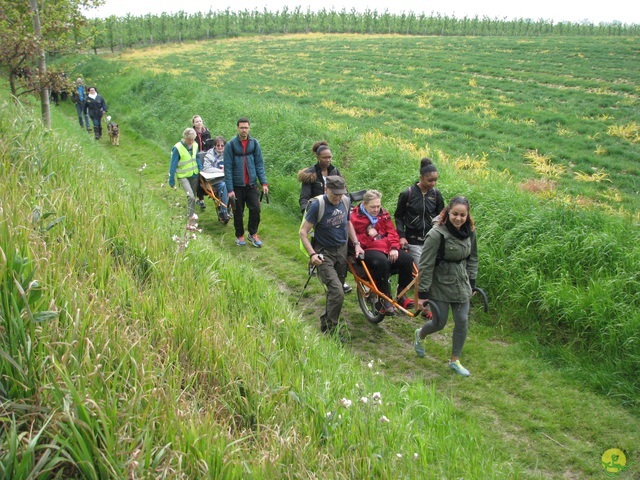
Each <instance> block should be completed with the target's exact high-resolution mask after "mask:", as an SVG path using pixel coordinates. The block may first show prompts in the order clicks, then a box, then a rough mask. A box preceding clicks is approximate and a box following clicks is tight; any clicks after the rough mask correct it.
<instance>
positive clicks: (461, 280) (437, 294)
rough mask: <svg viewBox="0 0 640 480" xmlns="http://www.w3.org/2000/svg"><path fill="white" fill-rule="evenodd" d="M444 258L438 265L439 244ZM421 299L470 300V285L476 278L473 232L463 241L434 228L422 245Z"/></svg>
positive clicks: (476, 265) (476, 254) (439, 226)
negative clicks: (442, 245)
mask: <svg viewBox="0 0 640 480" xmlns="http://www.w3.org/2000/svg"><path fill="white" fill-rule="evenodd" d="M442 241H443V242H444V258H443V259H442V260H441V261H438V252H439V250H440V242H442ZM419 270H420V280H419V281H418V291H419V296H420V298H429V299H430V300H440V301H442V302H449V303H464V302H467V301H468V300H469V299H470V298H471V284H472V283H473V284H475V281H476V277H477V276H478V245H477V242H476V232H475V231H472V232H471V235H469V237H467V238H465V239H461V238H457V237H455V236H454V235H453V234H452V233H451V232H449V230H448V228H447V227H446V226H445V225H434V227H433V228H432V229H431V230H429V233H428V234H427V238H426V239H425V241H424V247H423V248H422V255H421V256H420V268H419Z"/></svg>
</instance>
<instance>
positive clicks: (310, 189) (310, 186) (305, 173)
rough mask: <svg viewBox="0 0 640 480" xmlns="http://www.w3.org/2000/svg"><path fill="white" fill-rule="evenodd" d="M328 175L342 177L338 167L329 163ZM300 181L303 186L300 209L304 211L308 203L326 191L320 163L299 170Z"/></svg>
mask: <svg viewBox="0 0 640 480" xmlns="http://www.w3.org/2000/svg"><path fill="white" fill-rule="evenodd" d="M327 170H328V175H329V176H331V175H337V176H339V177H341V176H342V175H341V174H340V171H339V170H338V168H337V167H334V166H333V165H329V168H328V169H327ZM298 181H299V182H301V183H302V188H301V189H300V200H299V203H300V211H301V212H302V213H304V211H305V210H306V209H307V203H309V200H311V199H312V198H314V197H317V196H318V195H323V194H324V193H326V185H325V181H324V177H323V176H322V170H320V165H318V164H317V163H316V164H315V165H312V166H311V167H309V168H303V169H302V170H299V171H298Z"/></svg>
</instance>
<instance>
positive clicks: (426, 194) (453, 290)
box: [169, 115, 478, 376]
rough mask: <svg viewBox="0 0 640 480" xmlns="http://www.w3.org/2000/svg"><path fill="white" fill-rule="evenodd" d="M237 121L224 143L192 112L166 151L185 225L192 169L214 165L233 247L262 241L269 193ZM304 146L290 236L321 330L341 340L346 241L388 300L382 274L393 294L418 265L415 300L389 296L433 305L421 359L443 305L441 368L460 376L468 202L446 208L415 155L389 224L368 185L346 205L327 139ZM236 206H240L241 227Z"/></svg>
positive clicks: (421, 336) (196, 201) (390, 309)
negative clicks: (320, 304)
mask: <svg viewBox="0 0 640 480" xmlns="http://www.w3.org/2000/svg"><path fill="white" fill-rule="evenodd" d="M236 127H237V135H236V136H235V137H233V138H232V139H231V140H230V141H229V142H226V141H225V139H224V137H221V136H218V137H215V138H214V139H212V138H211V134H210V132H209V130H208V129H207V128H206V127H205V126H204V123H203V121H202V118H201V117H200V116H199V115H195V116H194V117H193V118H192V127H190V128H187V129H185V130H184V132H183V135H182V140H181V141H180V142H178V143H176V144H175V145H174V147H173V149H172V153H171V163H170V169H169V185H170V186H171V187H173V186H174V185H175V179H176V178H177V179H178V182H179V183H180V185H181V186H182V187H183V188H184V190H185V192H186V194H187V198H188V202H187V203H188V205H187V216H188V218H189V221H190V222H191V221H192V220H193V219H194V218H195V219H197V215H195V208H196V206H197V205H200V207H201V208H205V206H204V201H203V200H204V192H203V191H202V190H199V189H200V184H199V173H200V172H201V171H203V172H206V171H207V170H209V171H212V170H213V169H217V170H219V171H220V174H221V175H220V177H219V179H218V180H216V181H214V182H215V183H214V184H213V185H212V186H215V190H216V192H217V193H216V195H219V198H220V199H221V200H222V203H223V204H224V207H225V209H224V210H222V211H220V210H219V212H218V216H219V220H220V221H222V222H224V223H226V221H228V219H229V216H231V215H233V220H234V222H233V224H234V229H235V243H236V245H238V246H241V247H242V246H245V245H246V244H247V241H248V242H249V243H251V244H252V245H254V246H255V247H262V240H261V239H260V237H259V236H258V228H259V225H260V193H262V194H263V195H268V192H269V186H268V182H267V178H266V174H265V166H264V159H263V156H262V150H261V148H260V144H259V142H258V141H257V140H256V139H255V138H253V137H252V136H250V135H249V131H250V122H249V119H247V118H246V117H241V118H239V119H238V121H237V123H236ZM199 152H205V153H204V154H201V155H199V154H198V153H199ZM312 152H313V154H314V155H315V157H316V162H315V163H314V164H313V165H312V166H310V167H308V168H305V169H302V170H300V171H299V172H298V180H299V181H300V182H301V190H300V198H299V205H300V210H301V212H302V214H303V221H302V224H301V227H300V231H299V235H300V242H301V245H302V247H303V248H304V249H305V250H306V252H307V254H308V255H309V265H310V272H311V271H317V275H318V278H319V279H320V281H321V282H322V283H323V284H324V286H325V287H326V303H325V309H324V312H323V314H322V315H321V316H320V330H321V331H322V332H323V333H325V334H328V335H334V336H335V337H337V338H339V339H340V340H341V341H344V337H343V336H342V335H341V332H340V328H339V325H340V324H339V320H340V313H341V311H342V305H343V302H344V297H345V293H346V292H348V291H349V290H350V289H351V287H350V286H349V285H348V284H346V283H345V278H346V274H347V268H348V267H347V252H348V249H349V245H351V247H352V248H353V253H354V255H355V256H356V257H358V258H362V259H363V261H364V262H365V264H366V265H367V267H368V269H369V270H370V271H371V272H372V277H373V280H374V281H375V283H376V286H377V287H378V289H379V290H380V291H381V292H382V293H384V294H385V295H386V296H387V297H389V298H391V292H390V289H391V286H390V282H389V277H390V276H391V275H394V274H398V287H397V292H402V291H403V290H405V289H406V287H407V286H408V285H409V284H410V283H411V281H412V280H413V277H414V275H415V273H414V272H415V270H416V268H417V269H418V271H419V280H418V305H417V306H416V305H414V301H413V300H412V299H411V298H408V297H407V296H402V297H399V298H397V299H396V301H397V302H398V304H399V305H402V307H403V308H404V309H411V308H418V309H420V310H423V312H424V313H425V314H426V308H425V307H426V306H427V303H426V302H427V300H430V301H431V302H433V303H435V305H436V306H437V307H438V311H439V315H436V316H433V317H430V318H429V319H428V320H427V321H426V323H425V324H424V326H423V327H421V328H418V329H416V330H415V332H414V339H413V343H414V349H415V351H416V353H417V355H418V356H419V357H424V355H425V338H426V337H427V336H428V335H430V334H432V333H435V332H437V331H440V330H442V329H443V328H444V327H445V325H446V323H447V317H448V315H449V310H451V311H452V313H453V320H454V324H455V326H454V331H453V346H452V352H451V357H450V360H449V367H450V368H451V369H452V370H453V371H455V372H456V373H458V374H459V375H462V376H469V375H470V373H469V371H468V370H467V369H466V368H465V367H464V366H462V364H461V363H460V355H461V353H462V348H463V345H464V342H465V340H466V336H467V329H468V315H469V302H470V299H471V296H472V294H473V292H472V289H473V287H474V286H475V279H476V277H477V273H478V255H477V244H476V235H475V226H474V222H473V219H472V218H471V215H470V207H469V202H468V200H467V199H466V198H465V197H462V196H456V197H454V198H452V199H451V201H450V202H449V204H448V205H447V206H445V204H444V199H443V197H442V194H441V193H440V191H439V190H438V189H436V188H435V186H436V183H437V181H438V171H437V169H436V167H435V165H434V164H433V162H432V161H431V160H430V159H428V158H424V159H422V160H421V162H420V175H419V180H418V181H417V182H416V183H414V184H413V185H411V186H410V187H408V188H407V189H406V190H404V191H403V192H401V193H400V195H399V197H398V201H397V206H396V210H395V213H394V216H393V217H394V219H395V225H394V221H393V220H392V217H391V214H390V213H389V212H388V211H387V210H385V209H384V208H382V203H381V200H382V194H381V193H380V192H379V191H377V190H367V191H366V192H365V193H364V195H363V199H362V202H361V203H360V204H358V205H355V206H352V205H351V200H350V197H349V195H348V192H347V187H346V182H345V179H344V177H343V176H342V175H341V173H340V171H339V170H338V168H337V167H335V166H334V165H333V164H332V159H333V155H332V153H331V149H330V148H329V145H328V144H327V142H316V143H315V144H314V145H313V147H312ZM227 207H231V208H229V209H227ZM245 208H246V209H248V211H249V215H248V223H247V228H246V230H245V225H244V218H243V217H244V210H245ZM231 212H232V213H231ZM245 233H246V235H245ZM380 312H381V313H384V315H386V316H393V315H395V313H396V312H395V309H394V306H393V304H392V303H391V302H387V301H385V302H383V304H382V305H380Z"/></svg>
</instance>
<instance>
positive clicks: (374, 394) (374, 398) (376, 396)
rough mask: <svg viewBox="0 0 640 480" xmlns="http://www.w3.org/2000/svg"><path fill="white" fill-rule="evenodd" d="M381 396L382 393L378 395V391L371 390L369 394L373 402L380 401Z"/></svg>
mask: <svg viewBox="0 0 640 480" xmlns="http://www.w3.org/2000/svg"><path fill="white" fill-rule="evenodd" d="M381 398H382V395H380V392H373V395H371V399H372V400H373V401H374V402H378V401H380V399H381Z"/></svg>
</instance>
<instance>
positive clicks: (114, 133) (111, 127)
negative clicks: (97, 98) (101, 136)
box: [107, 122, 120, 147]
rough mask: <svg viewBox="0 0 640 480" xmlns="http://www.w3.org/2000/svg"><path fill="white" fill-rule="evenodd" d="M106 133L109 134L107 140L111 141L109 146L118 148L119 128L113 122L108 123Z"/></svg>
mask: <svg viewBox="0 0 640 480" xmlns="http://www.w3.org/2000/svg"><path fill="white" fill-rule="evenodd" d="M107 132H109V138H110V139H111V145H115V146H118V147H119V146H120V128H119V127H118V124H117V123H115V122H109V124H108V125H107Z"/></svg>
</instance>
